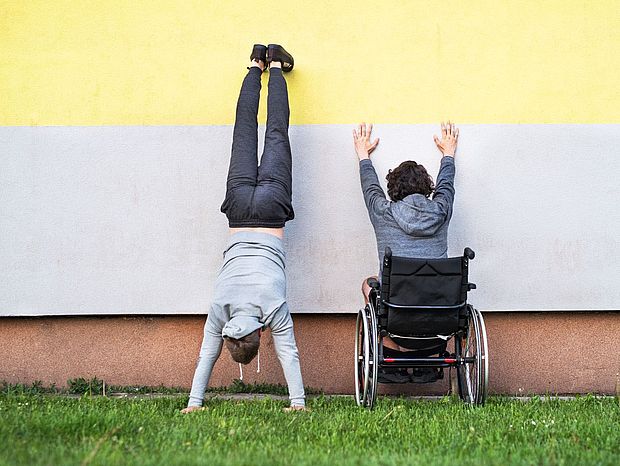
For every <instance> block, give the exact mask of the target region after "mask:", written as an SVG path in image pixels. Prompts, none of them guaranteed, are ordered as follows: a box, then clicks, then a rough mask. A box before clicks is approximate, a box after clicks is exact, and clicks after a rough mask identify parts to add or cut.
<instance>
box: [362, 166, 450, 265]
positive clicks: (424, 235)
mask: <svg viewBox="0 0 620 466" xmlns="http://www.w3.org/2000/svg"><path fill="white" fill-rule="evenodd" d="M454 171H455V167H454V158H453V157H443V158H442V159H441V168H440V169H439V174H438V175H437V183H436V185H435V193H434V194H433V197H432V199H428V198H426V197H424V196H423V195H422V194H410V195H409V196H407V197H406V198H404V199H402V200H400V201H397V202H392V201H389V200H388V199H387V198H386V197H385V193H384V192H383V188H381V185H380V184H379V178H377V172H376V171H375V169H374V167H373V166H372V162H371V161H370V159H366V160H361V161H360V178H361V182H362V191H363V193H364V201H365V202H366V208H367V209H368V215H369V216H370V221H371V223H372V226H373V228H374V229H375V236H376V238H377V250H378V253H379V263H381V262H382V260H383V255H384V254H385V247H386V246H389V247H390V248H391V249H392V253H393V254H394V255H395V256H401V257H420V258H428V259H433V258H442V257H447V255H448V224H449V223H450V218H451V217H452V204H453V202H454Z"/></svg>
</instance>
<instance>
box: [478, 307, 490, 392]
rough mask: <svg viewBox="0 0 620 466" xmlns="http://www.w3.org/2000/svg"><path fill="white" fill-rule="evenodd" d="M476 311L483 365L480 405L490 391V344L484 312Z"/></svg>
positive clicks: (481, 365) (481, 366)
mask: <svg viewBox="0 0 620 466" xmlns="http://www.w3.org/2000/svg"><path fill="white" fill-rule="evenodd" d="M475 311H476V314H477V317H478V323H479V326H480V336H481V338H480V348H479V353H480V363H481V364H480V369H481V374H480V385H481V390H480V396H479V404H484V403H485V401H486V399H487V395H488V390H489V344H488V341H487V329H486V324H485V323H484V317H483V316H482V312H480V311H479V310H478V309H475Z"/></svg>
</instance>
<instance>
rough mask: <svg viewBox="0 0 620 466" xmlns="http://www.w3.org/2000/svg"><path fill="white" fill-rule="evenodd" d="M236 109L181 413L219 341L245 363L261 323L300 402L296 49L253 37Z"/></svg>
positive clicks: (201, 384)
mask: <svg viewBox="0 0 620 466" xmlns="http://www.w3.org/2000/svg"><path fill="white" fill-rule="evenodd" d="M250 60H251V64H250V66H249V68H248V70H249V71H248V74H247V76H246V77H245V79H244V80H243V84H242V86H241V92H240V94H239V100H238V102H237V110H236V117H235V127H234V131H233V142H232V154H231V158H230V166H229V170H228V180H227V183H226V197H225V199H224V203H223V204H222V207H221V211H222V212H223V213H225V214H226V216H227V218H228V224H229V230H230V237H229V240H228V245H227V247H226V251H225V252H224V263H223V265H222V267H221V269H220V272H219V274H218V277H217V280H216V282H215V291H214V296H213V302H212V304H211V308H210V310H209V315H208V317H207V321H206V323H205V327H204V337H203V341H202V346H201V348H200V355H199V357H198V363H197V366H196V371H195V373H194V379H193V382H192V390H191V393H190V396H189V402H188V405H187V408H185V409H183V410H182V412H183V413H188V412H191V411H195V410H198V409H202V408H201V406H202V403H203V399H204V393H205V389H206V387H207V385H208V383H209V378H210V376H211V371H212V369H213V365H214V364H215V361H216V360H217V359H218V357H219V356H220V353H221V350H222V344H225V346H226V348H227V349H228V351H229V352H230V354H231V356H232V358H233V359H234V360H235V361H236V362H238V363H240V364H248V363H249V362H250V361H252V359H254V357H255V356H256V354H257V353H258V349H259V345H260V336H261V330H263V329H265V328H267V327H269V328H270V329H271V335H272V338H273V343H274V347H275V350H276V353H277V355H278V359H279V360H280V364H281V365H282V369H283V370H284V376H285V378H286V382H287V384H288V390H289V398H290V401H291V405H290V408H287V410H302V409H305V394H304V386H303V382H302V378H301V369H300V365H299V353H298V351H297V344H296V342H295V335H294V333H293V320H292V319H291V314H290V311H289V308H288V306H287V303H286V277H285V273H284V267H285V263H284V249H283V244H282V238H283V235H284V224H285V223H286V222H287V221H288V220H292V219H293V217H294V212H293V206H292V202H291V196H292V158H291V147H290V142H289V138H288V127H289V113H290V112H289V103H288V93H287V88H286V81H285V79H284V76H283V74H282V72H283V71H291V70H292V68H293V64H294V63H293V57H292V56H291V55H290V54H289V53H288V52H286V50H284V48H283V47H281V46H279V45H275V44H270V45H269V46H267V47H265V46H264V45H258V44H257V45H254V48H253V50H252V54H251V55H250ZM266 64H268V65H269V96H268V101H267V127H266V132H265V147H264V151H263V155H262V157H261V162H260V166H259V165H258V121H257V113H258V104H259V96H260V89H261V74H262V73H263V71H264V69H265V66H266Z"/></svg>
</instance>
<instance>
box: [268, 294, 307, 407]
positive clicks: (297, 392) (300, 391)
mask: <svg viewBox="0 0 620 466" xmlns="http://www.w3.org/2000/svg"><path fill="white" fill-rule="evenodd" d="M270 327H271V337H272V338H273V344H274V347H275V350H276V354H277V355H278V359H279V360H280V364H281V365H282V370H283V371H284V378H285V379H286V384H287V385H288V393H289V398H290V400H291V406H305V405H306V401H305V400H306V395H305V393H304V383H303V380H302V378H301V367H300V365H299V352H298V351H297V343H296V342H295V334H294V333H293V319H292V318H291V313H290V311H289V309H288V305H287V304H286V303H284V304H283V305H282V306H281V307H280V308H279V309H278V310H277V311H276V314H275V315H274V318H273V320H272V321H271V323H270Z"/></svg>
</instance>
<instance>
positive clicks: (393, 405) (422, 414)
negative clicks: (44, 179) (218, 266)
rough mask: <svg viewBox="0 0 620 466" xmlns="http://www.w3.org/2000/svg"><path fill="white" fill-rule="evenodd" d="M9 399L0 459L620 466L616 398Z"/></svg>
mask: <svg viewBox="0 0 620 466" xmlns="http://www.w3.org/2000/svg"><path fill="white" fill-rule="evenodd" d="M186 402H187V397H186V396H176V397H163V398H156V399H152V398H151V399H115V398H106V397H87V396H84V397H82V398H68V397H65V396H58V395H55V396H50V395H42V394H35V395H29V394H7V393H4V394H0V464H10V465H14V464H53V465H60V464H166V465H168V464H205V465H207V464H208V465H218V464H240V465H241V464H243V465H255V464H283V465H289V464H306V465H317V464H330V465H336V464H352V465H353V464H355V465H358V464H360V465H363V464H384V465H388V464H402V465H410V464H445V465H455V464H458V465H461V464H476V465H478V464H567V465H583V464H609V465H618V464H620V409H619V406H618V400H617V399H613V398H605V399H597V398H594V397H583V398H578V399H576V400H572V401H559V400H541V399H533V400H531V401H529V402H522V401H516V400H510V399H503V398H491V399H490V401H489V402H488V403H487V405H486V406H484V407H480V408H471V407H468V406H465V405H464V404H463V403H462V402H460V401H458V400H455V399H452V398H445V399H443V400H441V401H411V400H404V399H394V398H381V397H380V398H379V400H378V404H377V406H376V408H375V409H374V411H372V412H370V411H366V410H364V409H361V408H358V407H357V406H355V403H354V401H353V398H352V397H346V398H343V397H334V398H330V397H318V398H314V399H311V400H310V402H309V406H310V408H311V409H312V411H311V412H306V413H284V412H282V408H283V407H284V406H285V405H286V403H285V402H283V401H279V400H272V399H266V400H260V401H225V400H212V401H210V402H208V406H209V409H208V410H207V411H202V412H198V413H192V414H189V415H182V414H180V413H179V410H180V409H181V408H182V407H184V406H185V404H186Z"/></svg>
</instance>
